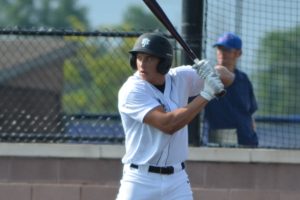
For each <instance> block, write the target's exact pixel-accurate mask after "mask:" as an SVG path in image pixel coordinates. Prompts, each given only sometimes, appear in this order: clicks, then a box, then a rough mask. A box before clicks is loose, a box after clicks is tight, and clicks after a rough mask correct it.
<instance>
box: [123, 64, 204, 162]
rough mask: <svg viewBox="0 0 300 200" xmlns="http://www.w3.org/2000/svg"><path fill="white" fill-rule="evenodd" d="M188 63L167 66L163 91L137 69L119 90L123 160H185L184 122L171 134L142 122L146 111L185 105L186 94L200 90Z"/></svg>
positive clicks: (187, 95)
mask: <svg viewBox="0 0 300 200" xmlns="http://www.w3.org/2000/svg"><path fill="white" fill-rule="evenodd" d="M203 84H204V82H203V80H202V79H200V78H199V76H198V74H197V73H196V71H194V70H193V69H192V67H191V66H181V67H176V68H172V69H170V71H169V72H168V73H167V74H166V75H165V90H164V93H162V92H161V91H159V90H158V89H157V88H156V87H155V86H153V85H152V84H150V83H149V82H147V81H145V80H142V79H141V78H140V77H139V74H138V73H137V72H136V73H135V74H134V75H132V76H130V77H129V78H128V79H127V81H126V82H125V83H124V85H123V86H122V87H121V89H120V91H119V96H118V98H119V101H118V109H119V112H120V115H121V119H122V125H123V128H124V132H125V137H126V139H125V148H126V153H125V155H124V157H123V159H122V162H123V163H124V164H128V163H135V164H138V165H143V164H146V165H147V164H148V165H156V166H169V165H174V164H177V163H181V162H184V161H185V160H186V159H187V154H188V130H187V126H185V127H184V128H182V129H180V130H179V131H177V132H176V133H175V134H173V135H169V134H166V133H163V132H162V131H160V130H159V129H157V128H154V127H153V126H150V125H148V124H145V123H143V119H144V117H145V115H146V114H147V113H148V112H149V111H150V110H152V109H154V108H155V107H157V106H159V105H162V106H163V107H164V109H165V110H166V111H167V112H170V111H172V110H175V109H177V108H180V107H184V106H185V105H187V103H188V98H189V97H191V96H196V95H198V94H199V92H200V90H201V89H202V87H203Z"/></svg>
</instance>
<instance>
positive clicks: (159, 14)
mask: <svg viewBox="0 0 300 200" xmlns="http://www.w3.org/2000/svg"><path fill="white" fill-rule="evenodd" d="M143 1H144V3H145V4H146V5H147V6H148V8H149V9H150V10H151V11H152V13H153V14H154V15H155V16H156V18H157V19H158V20H159V21H160V22H161V23H162V24H163V25H164V26H165V27H166V29H167V30H168V31H169V32H170V33H171V35H172V36H173V37H174V38H175V40H176V41H177V42H178V43H179V44H180V45H181V46H182V48H183V49H184V50H185V52H186V53H187V55H188V56H189V58H190V59H192V60H193V61H194V63H195V64H198V63H199V62H200V59H199V58H198V57H197V56H196V54H195V53H194V51H193V50H192V49H191V48H190V47H189V45H188V44H187V43H186V42H185V41H184V40H183V38H182V37H181V35H180V34H179V33H178V32H177V30H176V29H175V27H174V25H173V24H172V22H171V21H170V20H169V18H168V16H167V15H166V14H165V12H164V11H163V9H162V8H161V7H160V5H159V4H158V3H157V2H156V0H143ZM225 93H226V91H225V90H222V91H221V92H220V93H218V94H217V96H218V97H220V96H223V95H225Z"/></svg>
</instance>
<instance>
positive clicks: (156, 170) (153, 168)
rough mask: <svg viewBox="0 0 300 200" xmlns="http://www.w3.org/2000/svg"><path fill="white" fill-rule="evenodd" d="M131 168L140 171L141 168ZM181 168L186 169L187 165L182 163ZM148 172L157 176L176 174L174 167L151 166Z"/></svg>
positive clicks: (132, 166)
mask: <svg viewBox="0 0 300 200" xmlns="http://www.w3.org/2000/svg"><path fill="white" fill-rule="evenodd" d="M130 167H131V168H134V169H138V168H139V166H138V165H136V164H130ZM181 168H182V169H184V168H185V165H184V163H183V162H182V163H181ZM148 172H152V173H157V174H174V167H172V166H166V167H156V166H151V165H150V166H149V168H148Z"/></svg>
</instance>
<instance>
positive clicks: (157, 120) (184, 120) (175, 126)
mask: <svg viewBox="0 0 300 200" xmlns="http://www.w3.org/2000/svg"><path fill="white" fill-rule="evenodd" d="M207 103H208V101H207V100H206V99H205V98H203V97H201V96H198V97H196V98H195V99H194V100H193V101H191V102H190V103H189V104H188V105H187V106H185V107H182V108H178V109H176V110H174V111H172V112H166V111H165V110H164V109H163V107H162V106H158V107H156V108H154V109H153V110H151V111H150V112H149V113H147V115H146V116H145V117H144V123H146V124H149V125H151V126H153V127H155V128H157V129H159V130H161V131H163V132H164V133H166V134H171V135H172V134H174V133H175V132H176V131H178V130H179V129H181V128H183V127H184V126H186V125H187V124H188V123H190V122H191V121H192V120H193V119H194V117H195V116H196V115H197V114H198V113H199V112H200V111H201V110H202V109H203V108H204V107H205V105H206V104H207Z"/></svg>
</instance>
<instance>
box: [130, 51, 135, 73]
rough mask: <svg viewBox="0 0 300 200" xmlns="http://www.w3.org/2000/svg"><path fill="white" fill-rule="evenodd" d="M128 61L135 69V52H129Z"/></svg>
mask: <svg viewBox="0 0 300 200" xmlns="http://www.w3.org/2000/svg"><path fill="white" fill-rule="evenodd" d="M129 63H130V66H131V68H132V69H134V70H136V54H135V53H130V55H129Z"/></svg>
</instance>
